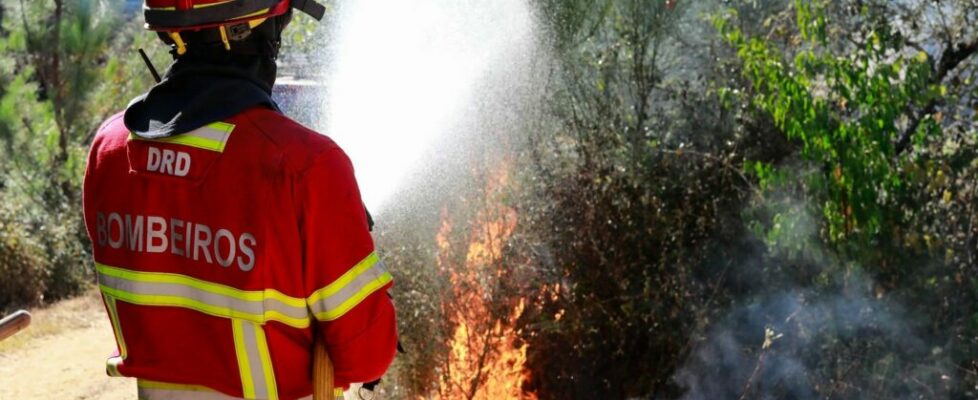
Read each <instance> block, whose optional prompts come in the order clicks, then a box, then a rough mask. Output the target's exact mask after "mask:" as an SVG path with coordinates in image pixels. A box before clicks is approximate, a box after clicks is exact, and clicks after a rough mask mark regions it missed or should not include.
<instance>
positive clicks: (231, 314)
mask: <svg viewBox="0 0 978 400" xmlns="http://www.w3.org/2000/svg"><path fill="white" fill-rule="evenodd" d="M99 288H100V289H101V290H102V292H104V293H108V294H110V295H112V296H113V297H115V298H117V299H119V300H123V301H125V302H127V303H132V304H136V305H141V306H166V307H182V308H189V309H192V310H195V311H199V312H202V313H204V314H208V315H213V316H215V317H224V318H239V319H246V320H249V321H253V322H257V323H262V322H264V318H263V316H262V315H258V314H248V313H244V312H241V311H238V310H234V309H231V308H226V307H218V306H214V305H210V304H207V303H204V302H201V301H198V300H194V299H191V298H187V297H180V296H163V295H143V294H137V293H130V292H126V291H123V290H118V289H113V288H110V287H108V286H105V285H99Z"/></svg>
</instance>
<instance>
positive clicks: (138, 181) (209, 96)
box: [84, 0, 397, 400]
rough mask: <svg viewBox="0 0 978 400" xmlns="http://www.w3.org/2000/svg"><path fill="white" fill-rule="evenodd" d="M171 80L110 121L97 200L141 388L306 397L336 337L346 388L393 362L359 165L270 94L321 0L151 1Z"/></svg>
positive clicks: (100, 258)
mask: <svg viewBox="0 0 978 400" xmlns="http://www.w3.org/2000/svg"><path fill="white" fill-rule="evenodd" d="M143 10H144V13H145V18H146V26H147V27H148V29H151V30H153V31H156V32H157V34H158V35H159V36H160V37H161V38H162V40H163V41H164V42H165V43H166V44H167V45H169V46H170V48H171V53H172V54H173V57H174V62H173V64H172V65H171V67H170V68H169V69H168V71H167V72H166V73H165V75H164V76H163V79H162V81H161V82H159V83H158V84H157V85H156V86H154V87H153V88H152V89H150V90H149V92H148V93H146V94H144V95H142V96H140V97H138V98H136V99H135V100H133V101H132V102H131V103H130V105H129V106H128V108H127V109H126V110H125V111H124V112H123V113H120V114H118V115H116V116H114V117H112V118H110V119H109V120H108V121H106V122H105V123H104V124H103V125H102V126H101V128H100V129H99V131H98V134H97V135H96V137H95V140H94V142H93V144H92V148H91V151H90V155H89V158H88V166H87V169H86V173H85V184H84V210H85V222H86V226H87V230H88V234H89V236H90V237H91V240H92V243H93V250H94V251H93V253H94V258H95V262H96V267H97V272H98V281H99V287H100V289H101V292H102V297H103V300H104V304H105V309H106V311H107V313H108V316H109V319H110V320H111V324H112V328H113V330H114V334H115V339H116V343H117V352H116V353H115V354H113V355H112V357H111V358H109V359H108V362H107V371H108V373H109V374H110V375H112V376H125V377H134V378H137V382H138V392H139V398H140V399H150V400H152V399H228V398H232V399H233V398H246V399H296V398H304V397H308V396H310V395H311V393H312V391H313V378H312V376H311V375H312V373H311V371H312V369H313V368H312V362H313V360H312V358H313V349H314V345H315V344H316V343H317V341H321V343H325V345H326V349H327V350H328V354H329V357H330V358H331V359H332V361H333V365H334V366H335V375H334V379H335V381H334V382H335V386H336V387H337V388H346V387H348V385H349V384H351V383H354V382H369V381H373V380H376V379H378V378H379V377H380V376H381V375H383V374H384V372H385V371H386V369H387V368H388V366H389V365H390V363H391V362H392V360H393V358H394V354H395V348H396V342H397V331H396V326H395V316H394V308H393V305H392V303H391V301H390V299H389V297H388V295H387V291H388V289H389V288H390V287H391V284H392V283H391V280H392V278H391V275H390V273H388V272H387V271H386V270H385V267H384V264H383V263H382V262H381V260H380V259H379V257H378V256H377V254H376V253H375V251H374V245H373V242H372V239H371V236H370V233H369V231H368V221H367V218H368V217H367V216H366V213H365V210H364V208H363V203H362V202H361V199H360V193H359V189H358V188H357V183H356V181H355V180H354V174H353V168H352V166H351V163H350V160H349V159H348V158H347V156H346V155H345V154H344V152H343V151H342V150H341V149H340V148H339V147H338V146H337V145H336V144H335V143H334V142H333V141H331V140H330V139H329V138H327V137H325V136H322V135H319V134H317V133H316V132H314V131H311V130H309V129H307V128H305V127H303V126H301V125H299V124H298V123H296V122H293V121H292V120H290V119H289V118H288V117H286V116H284V115H282V113H281V112H280V111H279V110H278V108H277V107H276V105H275V103H274V102H273V101H272V100H271V98H270V93H271V89H272V85H273V84H274V81H275V73H276V64H275V59H276V56H277V55H278V51H279V44H280V42H281V41H280V36H281V33H282V30H283V29H284V28H285V27H286V25H287V24H288V23H289V20H290V18H291V16H292V12H293V10H298V11H302V12H305V13H307V14H310V15H312V16H313V17H316V18H317V19H319V18H321V17H322V16H323V12H324V8H323V7H322V6H320V5H318V4H316V3H314V2H313V1H311V0H147V1H146V2H145V5H144V8H143Z"/></svg>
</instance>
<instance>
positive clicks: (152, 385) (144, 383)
mask: <svg viewBox="0 0 978 400" xmlns="http://www.w3.org/2000/svg"><path fill="white" fill-rule="evenodd" d="M136 387H140V388H143V389H160V390H184V391H188V392H213V391H214V389H211V388H209V387H206V386H200V385H183V384H179V383H167V382H157V381H150V380H146V379H139V380H136Z"/></svg>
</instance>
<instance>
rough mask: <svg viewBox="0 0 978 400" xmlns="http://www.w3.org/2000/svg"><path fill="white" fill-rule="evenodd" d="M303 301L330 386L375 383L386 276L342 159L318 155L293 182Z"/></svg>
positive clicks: (392, 341) (388, 317)
mask: <svg viewBox="0 0 978 400" xmlns="http://www.w3.org/2000/svg"><path fill="white" fill-rule="evenodd" d="M295 191H296V193H297V194H298V195H297V196H296V197H297V200H298V201H299V202H300V204H297V207H300V210H301V216H300V218H299V221H300V230H301V234H302V237H303V239H302V240H303V264H304V265H303V274H304V280H305V282H304V287H305V291H306V293H307V297H306V302H307V303H308V305H309V309H310V311H311V312H312V314H313V315H314V316H315V319H316V320H317V321H318V324H319V329H318V332H317V334H318V335H322V336H321V337H320V338H319V339H320V340H323V339H324V340H325V343H326V346H327V349H328V351H329V355H330V359H331V360H332V361H333V365H334V368H335V379H336V383H337V386H346V385H349V384H350V383H353V382H369V381H373V380H376V379H378V378H380V377H381V376H382V375H383V374H384V372H385V371H386V370H387V368H388V367H389V366H390V364H391V362H392V361H393V359H394V354H395V353H396V347H397V326H396V322H395V314H394V306H393V304H392V303H391V300H390V298H389V297H388V296H387V290H388V289H389V288H390V287H391V285H392V278H391V275H390V273H389V272H387V270H386V268H385V267H384V263H383V262H382V261H381V260H380V259H379V257H378V256H377V254H376V253H375V252H374V244H373V239H372V238H371V236H370V232H369V229H368V226H367V217H366V211H365V210H364V207H363V203H362V200H361V198H360V191H359V189H358V187H357V183H356V180H355V178H354V175H353V167H352V165H351V163H350V160H349V158H348V157H347V156H346V154H344V153H343V152H342V151H341V150H339V149H333V150H330V151H328V152H326V153H325V154H322V155H320V157H319V159H318V160H317V162H316V163H315V164H314V165H313V166H312V167H311V168H309V169H308V170H306V171H305V172H304V173H303V174H302V175H301V176H300V177H299V178H298V180H297V181H296V188H295Z"/></svg>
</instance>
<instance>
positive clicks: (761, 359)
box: [673, 193, 953, 400]
mask: <svg viewBox="0 0 978 400" xmlns="http://www.w3.org/2000/svg"><path fill="white" fill-rule="evenodd" d="M775 199H777V200H775ZM763 207H766V208H768V210H767V211H762V212H761V213H762V214H763V213H765V212H770V211H771V209H775V210H780V211H791V212H792V213H794V214H795V215H794V216H792V217H790V218H787V217H786V218H784V219H782V220H781V221H782V223H783V224H785V226H782V227H781V229H783V230H784V231H783V232H780V234H781V235H783V236H784V237H787V238H788V241H787V242H783V243H771V244H770V245H772V246H773V247H772V249H773V251H772V254H771V255H770V257H771V259H769V260H752V261H750V262H745V263H743V264H741V266H740V267H739V270H735V271H730V274H734V275H746V276H752V277H756V280H755V281H754V282H753V287H752V288H750V290H749V291H748V292H747V293H749V294H747V295H745V296H744V298H743V299H741V300H739V301H734V303H733V304H732V305H731V306H730V308H729V309H728V311H727V312H726V313H725V314H724V315H721V316H720V317H719V318H718V319H717V320H715V321H714V322H712V323H708V324H705V325H706V326H705V328H704V329H703V331H704V333H703V334H701V335H700V336H698V337H696V336H694V338H693V339H692V341H693V343H695V344H694V345H693V349H692V351H691V353H690V355H689V357H688V358H687V360H686V361H685V363H684V365H683V366H682V367H680V368H679V369H678V370H677V372H676V374H675V375H674V376H673V380H674V382H675V383H676V384H678V385H679V386H681V387H682V388H683V389H684V390H685V394H684V395H683V396H682V398H683V399H687V400H699V399H704V400H706V399H710V400H713V399H821V398H842V399H879V398H887V399H931V398H946V397H947V396H949V393H950V391H951V388H952V387H953V382H951V379H952V378H950V376H953V374H950V373H948V371H949V369H950V368H951V365H952V363H951V362H950V359H949V357H948V355H947V354H945V353H944V351H943V347H944V346H945V345H946V343H942V342H940V341H939V339H933V338H930V337H928V336H927V334H926V332H927V329H926V327H925V326H922V325H921V322H920V321H924V320H925V318H919V317H915V316H914V315H912V313H911V312H910V311H909V310H908V308H907V307H904V306H903V305H902V304H901V303H900V301H899V300H898V297H899V296H896V295H894V294H893V293H885V292H883V290H882V289H881V288H880V285H878V284H877V282H875V281H874V279H873V278H872V277H870V276H867V275H866V274H865V273H863V272H861V271H862V270H861V269H860V268H858V267H857V266H855V265H852V264H844V262H842V261H839V260H838V259H833V258H832V257H829V256H827V254H828V252H827V251H825V249H823V248H821V247H818V246H817V245H814V244H813V243H814V242H815V240H816V237H817V235H816V230H815V229H816V228H815V226H814V222H813V221H814V220H813V219H812V218H811V217H810V216H806V214H807V213H806V212H805V211H804V210H806V207H804V204H803V203H801V202H797V201H793V200H792V199H791V198H790V196H789V195H787V194H784V193H781V194H775V195H772V197H771V198H769V200H768V201H767V202H766V204H764V205H763ZM786 248H788V250H790V249H798V248H806V249H807V250H806V251H804V252H797V251H785V250H786ZM805 264H808V265H809V266H811V268H810V269H811V271H810V272H807V273H801V275H805V276H806V277H805V278H798V276H797V275H798V274H799V271H798V269H804V268H806V267H805V266H804V265H805ZM803 282H808V283H807V286H806V284H804V283H803Z"/></svg>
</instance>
